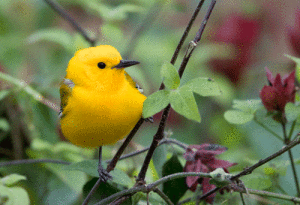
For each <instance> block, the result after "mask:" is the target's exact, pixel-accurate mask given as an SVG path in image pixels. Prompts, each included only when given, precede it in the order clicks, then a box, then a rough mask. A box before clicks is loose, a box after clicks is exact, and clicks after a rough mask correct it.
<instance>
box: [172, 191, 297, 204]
mask: <svg viewBox="0 0 300 205" xmlns="http://www.w3.org/2000/svg"><path fill="white" fill-rule="evenodd" d="M233 191H235V192H240V193H246V190H245V189H234V190H233ZM247 193H248V194H255V195H258V196H264V197H272V198H276V199H282V200H286V201H291V202H294V203H300V198H297V197H293V196H289V195H286V194H278V193H273V192H268V191H262V190H255V189H249V188H247ZM192 200H193V198H192V197H191V198H187V199H185V200H182V201H180V202H178V204H177V205H182V204H185V203H187V202H190V201H192Z"/></svg>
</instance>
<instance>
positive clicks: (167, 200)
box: [153, 188, 174, 205]
mask: <svg viewBox="0 0 300 205" xmlns="http://www.w3.org/2000/svg"><path fill="white" fill-rule="evenodd" d="M153 191H154V192H155V193H157V194H158V195H159V196H160V197H161V198H162V199H163V200H164V201H165V202H166V203H167V204H168V205H174V204H173V202H172V201H171V199H169V197H168V196H167V195H165V193H164V192H162V191H161V190H160V189H158V188H155V189H153Z"/></svg>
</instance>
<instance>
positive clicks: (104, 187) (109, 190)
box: [83, 177, 132, 205]
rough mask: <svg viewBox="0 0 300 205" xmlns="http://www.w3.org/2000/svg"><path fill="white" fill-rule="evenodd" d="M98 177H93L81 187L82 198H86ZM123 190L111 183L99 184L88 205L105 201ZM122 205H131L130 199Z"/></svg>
mask: <svg viewBox="0 0 300 205" xmlns="http://www.w3.org/2000/svg"><path fill="white" fill-rule="evenodd" d="M98 178H99V177H95V178H93V179H91V180H90V181H88V182H87V183H86V184H85V185H84V186H83V198H86V197H87V195H88V194H89V192H90V191H91V189H92V188H93V186H94V185H95V183H96V182H97V180H98ZM122 190H123V188H122V187H120V186H115V185H113V184H112V183H100V185H99V187H98V188H97V189H96V191H95V193H94V194H93V197H92V198H91V200H90V202H89V204H96V203H98V202H99V201H100V200H102V199H105V198H107V197H109V196H111V195H113V194H115V193H117V192H120V191H122ZM122 204H124V205H131V204H132V203H131V198H129V199H128V200H126V201H125V202H124V203H122Z"/></svg>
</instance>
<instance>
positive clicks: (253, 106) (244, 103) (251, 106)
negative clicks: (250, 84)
mask: <svg viewBox="0 0 300 205" xmlns="http://www.w3.org/2000/svg"><path fill="white" fill-rule="evenodd" d="M262 106H263V105H262V103H261V100H254V99H251V100H234V101H233V105H232V108H234V109H237V110H241V111H243V112H247V113H251V114H254V113H255V112H256V110H258V109H259V108H261V107H262Z"/></svg>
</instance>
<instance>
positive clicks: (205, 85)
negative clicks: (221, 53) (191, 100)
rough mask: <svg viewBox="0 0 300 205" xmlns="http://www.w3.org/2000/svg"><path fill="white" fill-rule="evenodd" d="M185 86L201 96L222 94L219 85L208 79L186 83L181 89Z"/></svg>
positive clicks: (196, 79) (198, 79) (197, 79)
mask: <svg viewBox="0 0 300 205" xmlns="http://www.w3.org/2000/svg"><path fill="white" fill-rule="evenodd" d="M185 86H186V87H188V88H189V89H190V90H191V91H193V92H194V93H197V94H199V95H201V96H217V95H221V94H222V93H221V89H220V88H219V85H218V84H217V83H216V82H215V81H213V80H212V79H210V78H195V79H192V80H190V81H188V82H187V83H186V84H185V85H184V86H182V87H185Z"/></svg>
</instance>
